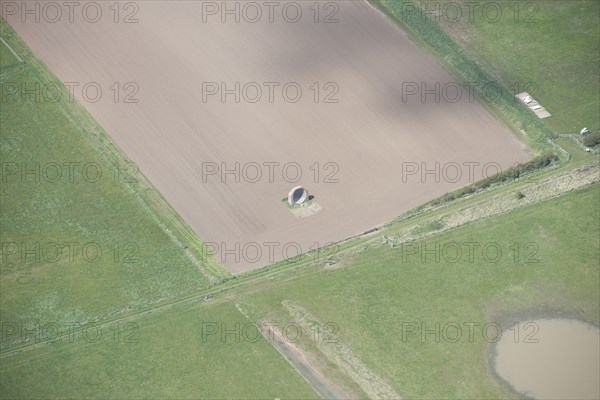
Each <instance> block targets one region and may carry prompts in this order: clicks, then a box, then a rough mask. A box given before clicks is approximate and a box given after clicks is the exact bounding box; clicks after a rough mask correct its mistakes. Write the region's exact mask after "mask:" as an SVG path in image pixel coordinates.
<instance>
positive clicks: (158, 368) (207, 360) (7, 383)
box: [0, 303, 317, 399]
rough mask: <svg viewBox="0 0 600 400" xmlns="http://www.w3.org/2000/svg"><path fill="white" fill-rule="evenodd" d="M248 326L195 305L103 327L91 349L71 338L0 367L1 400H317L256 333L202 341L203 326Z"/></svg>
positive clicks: (231, 312)
mask: <svg viewBox="0 0 600 400" xmlns="http://www.w3.org/2000/svg"><path fill="white" fill-rule="evenodd" d="M248 322H249V321H248V320H247V319H246V318H245V317H244V316H243V315H242V314H241V313H240V312H239V311H237V310H236V308H235V307H234V306H233V305H232V304H215V305H212V304H210V305H209V304H207V303H199V304H195V305H191V306H181V307H178V308H177V309H173V310H170V311H169V312H168V313H156V314H150V315H146V316H144V317H141V318H138V319H135V320H132V321H130V322H129V323H130V325H126V324H125V323H121V326H120V328H118V329H117V328H116V325H113V326H112V329H111V327H110V326H109V327H104V328H103V329H102V331H101V335H100V337H99V340H98V341H97V342H94V340H95V339H94V335H95V332H96V331H95V330H94V329H91V330H90V331H89V336H88V340H87V341H86V339H85V338H84V336H83V335H82V331H80V330H76V331H75V334H74V336H73V338H72V339H69V338H68V337H67V338H63V339H62V340H59V341H58V342H56V343H54V344H52V345H50V346H45V347H40V348H37V349H34V350H27V351H25V352H23V353H20V354H16V355H14V356H11V357H7V358H5V359H2V363H1V366H0V376H1V377H2V382H1V384H0V397H1V398H3V399H24V398H39V397H40V396H42V397H44V398H104V399H106V398H114V399H126V398H127V399H132V398H172V399H184V398H185V399H199V398H212V399H226V398H227V399H232V398H238V399H242V398H245V399H248V398H254V399H258V398H270V399H274V398H295V399H310V398H316V397H317V395H316V393H315V392H314V391H313V390H312V388H311V387H310V386H309V385H308V383H307V382H306V381H304V380H303V379H302V377H300V376H299V375H298V374H296V373H295V371H294V370H293V369H292V367H291V366H290V365H289V364H288V363H287V362H286V361H285V360H284V359H283V358H282V357H281V356H280V355H279V353H277V351H276V350H275V348H273V347H272V346H271V345H270V344H269V343H268V342H267V339H265V338H263V337H262V336H259V340H257V341H256V342H253V341H254V337H255V336H254V334H255V333H256V331H252V332H251V331H250V330H249V329H247V330H246V332H247V335H246V336H242V335H241V334H240V335H239V337H238V338H236V337H235V335H234V334H228V335H226V336H224V337H222V336H221V334H220V333H218V334H213V335H209V334H208V333H206V332H208V329H207V328H204V329H205V330H204V332H205V333H204V334H203V326H207V324H213V323H217V324H218V326H219V329H220V326H221V324H225V327H226V329H230V330H235V324H236V323H237V324H240V326H241V327H243V326H244V325H245V324H247V323H248ZM203 324H204V325H203ZM134 326H135V327H137V331H135V333H134V329H135V328H133V327H134ZM211 326H212V325H211ZM241 329H242V328H240V332H241ZM117 332H118V333H119V334H118V336H117Z"/></svg>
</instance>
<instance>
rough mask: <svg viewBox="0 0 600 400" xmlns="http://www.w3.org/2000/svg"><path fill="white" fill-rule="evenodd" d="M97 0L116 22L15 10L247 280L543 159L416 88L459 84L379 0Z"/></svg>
mask: <svg viewBox="0 0 600 400" xmlns="http://www.w3.org/2000/svg"><path fill="white" fill-rule="evenodd" d="M27 3H32V4H33V3H35V2H27ZM99 3H101V4H102V15H101V17H97V16H96V15H97V14H96V13H95V12H94V9H92V8H88V9H86V13H87V14H85V18H83V10H82V9H83V8H84V7H82V6H79V7H78V8H75V10H74V12H73V18H72V21H71V20H70V19H69V15H68V9H67V7H66V6H65V7H64V9H63V10H62V16H61V17H60V18H58V20H56V18H55V16H56V13H55V12H54V11H52V10H49V9H48V10H46V15H42V13H43V8H40V11H39V12H40V20H39V22H36V21H35V19H34V16H31V15H25V17H26V18H23V16H22V15H21V14H20V11H22V10H18V11H17V12H14V10H13V9H11V8H8V9H7V8H6V7H5V6H3V7H2V12H3V17H5V18H6V19H7V20H8V22H9V23H10V24H11V26H13V28H14V29H15V30H16V31H17V33H18V34H19V35H20V36H21V37H22V38H23V39H24V40H25V41H26V42H27V44H28V45H29V46H30V47H31V48H32V50H33V51H34V52H35V54H36V55H37V56H39V57H40V58H41V59H42V60H43V61H44V62H45V63H46V64H47V65H48V67H49V68H50V70H52V71H53V72H54V73H55V74H56V75H57V76H58V77H59V79H61V81H63V82H76V83H77V85H75V84H70V85H71V86H72V87H73V88H74V94H75V98H77V99H78V100H79V101H81V102H82V103H83V105H84V106H85V107H86V109H87V110H88V111H89V112H90V113H91V114H92V115H93V116H94V118H96V120H97V121H98V122H99V123H100V125H101V126H102V127H103V128H104V129H105V130H106V131H107V133H108V134H109V135H110V136H111V137H112V138H113V139H114V140H115V142H116V143H117V144H118V145H119V146H120V147H121V148H122V149H123V150H124V151H125V152H126V153H127V154H128V155H129V157H130V158H131V160H132V161H133V162H135V163H136V164H137V165H138V166H139V170H140V171H141V172H142V173H143V174H145V175H146V176H147V177H148V178H149V179H150V181H151V182H152V183H153V184H154V185H155V186H156V187H157V189H158V190H159V191H160V192H161V193H162V194H163V195H164V196H165V198H166V199H167V200H168V201H169V202H170V203H171V204H172V205H173V207H174V208H175V210H177V211H178V212H179V213H180V214H181V216H182V217H183V218H184V219H185V220H186V221H187V222H188V223H189V224H190V226H191V227H192V228H193V229H194V230H195V231H196V232H197V233H198V235H199V236H200V237H201V238H202V239H203V240H204V241H206V242H209V246H210V248H212V249H214V251H215V253H216V254H217V257H218V258H219V259H220V260H222V261H223V262H224V264H225V266H226V267H227V268H228V269H229V270H230V271H231V272H233V273H238V272H242V271H247V270H250V269H254V268H258V267H261V266H264V265H267V264H269V263H272V262H275V261H279V260H282V259H284V258H286V257H290V256H294V255H296V254H297V253H298V252H300V251H301V252H305V251H308V250H310V249H312V248H314V247H316V246H317V245H319V246H322V245H324V244H326V243H327V242H331V241H337V240H341V239H344V238H346V237H349V236H352V235H355V234H358V233H361V232H363V231H365V230H367V229H369V228H371V227H373V226H376V225H379V224H382V223H385V222H387V221H389V220H391V219H392V218H394V217H396V216H398V215H400V214H401V213H402V212H404V211H407V210H409V209H411V208H413V207H415V206H417V205H419V204H421V203H423V202H425V201H427V200H429V199H431V198H433V197H435V196H438V195H441V194H444V193H446V192H448V191H450V190H452V189H455V188H457V187H460V186H464V185H466V184H468V183H469V182H472V181H474V180H477V179H479V178H481V177H482V176H483V175H484V174H486V173H487V174H491V173H494V172H496V168H495V165H499V166H501V167H502V168H505V167H508V166H510V165H512V164H513V163H515V162H520V161H525V160H526V159H527V158H528V152H527V149H526V148H525V146H524V145H523V144H522V143H521V142H519V141H518V140H517V139H516V137H515V136H514V135H513V134H512V133H511V132H510V131H509V130H508V129H507V128H506V127H505V126H503V125H502V124H501V123H500V122H498V121H497V120H495V119H494V118H493V117H492V116H491V115H490V114H489V113H488V112H487V111H486V109H485V108H484V107H483V106H482V105H480V104H478V103H477V102H475V101H472V100H471V99H470V98H469V96H468V95H467V94H466V93H464V92H463V93H462V96H460V98H459V99H458V100H457V101H448V100H449V99H447V97H452V98H453V99H454V97H455V96H454V92H452V88H451V87H450V86H447V87H448V88H449V90H448V91H447V92H446V94H447V96H443V94H444V93H441V95H442V96H441V98H440V101H435V95H434V94H431V95H428V97H427V98H426V99H425V101H423V100H422V98H421V93H418V94H414V95H407V91H406V89H407V88H408V87H409V86H410V88H411V89H414V88H415V87H417V88H419V89H420V88H421V85H422V84H425V85H426V87H427V88H428V89H433V88H435V84H436V83H437V82H439V84H440V87H441V88H443V87H444V85H445V84H447V83H451V82H453V78H452V77H451V76H450V75H449V74H448V73H447V72H446V71H445V70H444V69H443V68H442V67H441V66H440V65H439V64H438V63H437V62H436V61H435V59H434V58H433V57H431V56H430V55H428V54H426V53H425V52H424V51H423V50H422V49H420V48H419V47H418V46H417V45H416V44H414V43H413V42H412V41H411V40H410V39H409V38H408V37H407V36H406V34H405V33H404V32H403V31H401V30H400V29H399V28H398V27H397V26H396V25H394V24H393V23H392V22H390V21H389V20H388V19H387V18H386V17H385V16H384V15H383V14H381V13H379V12H378V11H376V10H375V9H373V8H372V7H371V6H370V5H368V3H366V2H365V1H339V2H328V3H321V5H320V7H315V6H314V5H313V2H296V3H293V4H295V5H293V4H292V5H291V6H290V2H281V3H276V4H278V6H276V7H274V8H273V9H269V7H268V6H267V5H265V3H263V2H257V3H254V4H258V6H259V8H260V9H261V10H260V12H261V13H262V15H261V16H260V18H258V17H257V16H258V14H257V11H256V9H251V8H250V7H246V8H244V7H245V6H246V4H245V3H243V2H241V3H237V2H235V1H228V2H201V1H142V2H134V3H131V4H135V7H134V8H128V9H125V8H124V6H123V4H124V3H121V4H122V5H121V8H120V9H119V13H118V15H117V13H116V11H115V10H114V9H110V8H109V7H110V6H111V4H113V3H112V2H108V3H102V2H98V3H96V4H99ZM15 4H17V5H18V4H25V3H22V2H19V3H15ZM57 4H59V5H62V3H60V2H58V3H57ZM79 4H85V3H79ZM127 4H130V3H127ZM224 4H227V7H229V8H230V9H231V10H234V13H235V9H236V7H238V9H239V15H238V17H239V19H238V20H239V22H236V20H235V19H236V15H235V14H223V15H222V13H221V11H222V10H221V7H224ZM236 4H237V5H236ZM21 7H22V6H21ZM30 7H31V8H33V7H34V6H33V5H31V6H30ZM40 7H41V6H40ZM215 7H216V8H215ZM286 7H287V8H286ZM298 7H299V8H298ZM311 7H313V8H311ZM298 9H300V10H301V13H302V14H301V15H300V14H298ZM244 10H245V11H244ZM284 10H285V11H284ZM317 10H318V13H317ZM271 11H272V12H271ZM257 18H258V19H257ZM326 19H327V20H328V21H329V22H327V23H326V22H325V20H326ZM51 20H56V21H55V22H51ZM93 20H97V22H90V21H93ZM125 20H129V23H125ZM135 20H137V22H135ZM336 20H337V22H335V21H336ZM115 21H116V22H115ZM252 21H256V22H252ZM271 21H272V22H271ZM292 21H296V22H292ZM115 82H116V83H117V85H116V86H115ZM236 82H239V90H236V89H235V87H236ZM90 83H93V84H90ZM128 83H132V84H130V85H127V84H128ZM86 84H87V86H85V85H86ZM222 84H224V85H225V89H227V90H229V91H230V92H228V93H229V94H225V96H224V97H222V94H223V91H222V90H221V89H223V86H222ZM413 84H416V86H415V85H413ZM84 86H85V87H86V88H87V89H86V90H87V92H86V91H84V90H83V88H84ZM98 87H100V88H101V90H102V96H101V98H98V99H95V97H96V94H95V92H96V89H97V88H98ZM111 87H112V88H111ZM117 87H118V88H119V90H118V91H117V90H116V88H117ZM298 88H300V89H301V94H299V92H298V91H297V89H298ZM317 89H318V90H317ZM259 90H260V91H261V95H260V96H259V95H258V93H259ZM441 90H442V89H439V90H438V92H440V91H441ZM236 96H237V97H239V99H236ZM445 97H446V98H445ZM125 100H128V101H131V100H137V102H135V103H132V102H125ZM236 100H239V101H236ZM335 100H337V102H334V101H335ZM57 161H68V160H57ZM236 163H239V169H238V171H239V172H232V173H229V174H226V175H222V174H221V172H222V170H223V169H228V170H235V168H236ZM316 163H318V164H316ZM423 163H424V164H423ZM436 163H439V165H438V166H437V168H438V172H432V173H430V174H427V175H426V176H421V172H422V171H421V170H422V169H425V168H426V169H428V170H432V171H435V169H436ZM452 163H456V164H452ZM464 163H473V164H468V165H465V164H464ZM457 165H458V168H457V167H456V166H457ZM469 165H470V166H469ZM486 165H487V167H484V166H486ZM284 166H285V168H284ZM415 168H416V170H415ZM107 173H108V171H107ZM299 173H301V177H297V175H298V174H299ZM457 173H458V174H457ZM296 185H303V186H305V187H306V188H307V190H308V191H309V193H310V194H312V195H314V196H315V200H316V201H318V203H319V204H320V205H321V206H322V207H323V210H322V211H321V212H319V213H318V214H315V215H312V216H310V217H307V218H301V219H299V218H296V217H295V216H294V214H293V213H292V212H291V211H290V209H288V208H287V207H286V206H285V205H284V204H283V203H282V201H281V200H282V199H283V198H284V197H286V196H287V193H288V191H289V190H290V189H291V188H292V187H293V186H296ZM224 249H227V251H223V250H224Z"/></svg>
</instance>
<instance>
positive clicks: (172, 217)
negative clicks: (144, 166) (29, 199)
mask: <svg viewBox="0 0 600 400" xmlns="http://www.w3.org/2000/svg"><path fill="white" fill-rule="evenodd" d="M0 33H1V36H2V38H3V39H4V40H5V41H6V42H7V43H8V44H9V45H10V46H11V47H12V48H13V49H14V50H15V51H16V52H17V53H18V54H20V56H21V57H22V58H23V60H24V62H26V63H28V64H29V65H30V66H31V67H32V68H33V69H34V70H35V71H36V72H37V74H38V75H39V76H40V77H41V78H42V79H43V80H45V81H46V82H47V83H52V84H54V85H56V87H58V88H60V90H61V91H62V93H61V96H60V98H59V100H58V101H57V103H58V105H59V106H60V107H61V108H62V109H63V111H64V112H65V114H66V115H67V116H68V118H69V119H71V121H72V122H73V123H74V124H76V125H78V126H79V127H80V128H81V130H82V131H83V132H85V133H86V134H87V135H83V138H84V140H86V141H87V142H88V144H90V145H91V146H92V148H94V149H95V150H96V151H97V152H98V154H99V155H100V156H101V157H103V158H105V159H106V160H107V161H108V162H109V163H115V162H116V163H117V165H127V164H134V163H133V162H132V161H131V160H130V159H129V158H128V157H127V155H126V154H125V153H124V152H123V151H122V150H121V149H120V148H119V146H118V145H117V144H116V143H115V142H114V141H113V139H112V138H111V137H110V136H109V135H108V134H107V133H106V132H105V131H104V129H103V128H102V127H101V126H100V125H99V124H98V122H96V121H95V120H94V118H93V117H92V116H91V115H90V114H89V112H88V111H87V110H86V109H85V108H84V107H83V106H82V105H81V104H80V103H79V102H78V101H77V100H74V101H65V100H64V99H67V98H69V93H68V90H67V88H66V87H65V86H64V85H63V83H62V82H61V81H60V80H59V79H58V78H57V77H56V76H55V75H54V74H53V73H52V72H51V71H50V69H49V68H48V67H47V66H46V65H45V64H44V63H43V62H42V61H41V60H40V59H39V58H37V57H36V56H35V55H34V54H33V52H32V51H31V49H30V48H29V47H28V46H27V44H26V43H25V42H23V40H22V39H21V38H20V37H19V36H18V35H17V34H16V32H15V31H14V30H13V29H12V27H11V26H10V25H9V24H8V23H7V22H6V21H5V20H4V19H3V18H1V17H0ZM14 65H16V64H11V65H7V66H5V67H3V68H2V69H0V74H2V72H3V70H5V68H6V69H9V68H12V67H13V66H14ZM136 180H137V182H136V185H132V184H130V183H128V182H125V184H126V186H127V187H128V188H129V190H130V191H131V192H132V193H133V194H134V195H135V196H136V197H137V198H138V199H139V200H140V203H141V204H142V206H143V208H144V209H145V210H146V211H147V212H148V213H149V214H150V215H151V216H152V218H153V219H154V220H155V221H156V222H157V224H158V225H159V226H160V227H161V229H162V230H163V231H164V232H165V233H166V234H167V235H168V236H169V237H170V238H171V239H172V240H173V241H174V242H175V243H176V244H177V245H178V246H179V247H180V248H181V249H182V251H184V252H185V254H186V255H187V256H188V258H190V260H191V261H192V262H193V263H194V264H195V265H196V267H197V268H198V269H199V270H200V271H201V272H202V273H203V274H204V275H205V276H206V278H207V279H208V280H209V281H210V282H211V283H213V284H218V283H220V282H222V281H224V280H227V279H230V278H231V277H232V275H231V274H230V273H229V272H228V271H227V270H225V268H224V267H223V266H222V265H221V264H220V263H219V262H218V260H217V259H215V258H214V257H213V256H212V254H210V253H208V252H207V251H206V246H205V245H204V243H203V241H202V240H201V238H200V237H198V235H197V234H196V233H195V232H194V231H193V230H192V229H191V228H190V226H189V225H188V224H187V223H186V222H185V221H184V220H183V219H182V218H181V216H180V215H179V214H178V213H177V212H176V211H175V210H174V209H173V207H172V206H171V205H170V204H169V203H168V202H167V201H166V200H165V198H164V197H163V196H162V194H161V193H160V192H159V191H158V190H157V189H156V188H155V187H154V186H153V185H152V183H151V182H150V181H149V180H148V179H147V178H146V176H145V175H144V174H143V173H142V172H141V171H140V172H139V174H136Z"/></svg>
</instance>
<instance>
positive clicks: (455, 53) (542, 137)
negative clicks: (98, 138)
mask: <svg viewBox="0 0 600 400" xmlns="http://www.w3.org/2000/svg"><path fill="white" fill-rule="evenodd" d="M364 1H366V2H367V3H369V4H371V5H372V6H373V7H374V8H375V9H376V10H379V11H380V12H381V13H383V14H384V15H386V16H387V17H388V18H389V19H390V20H391V21H392V22H393V23H394V24H396V25H398V26H399V27H400V28H401V29H402V30H403V31H404V32H406V33H407V35H408V37H409V38H410V39H411V40H413V41H414V42H415V43H417V44H418V45H419V46H420V47H421V48H422V49H423V50H424V51H426V52H428V53H429V54H431V55H432V56H433V57H434V58H435V59H436V61H437V62H439V63H440V64H441V65H442V66H444V67H445V68H446V69H447V70H448V72H449V73H450V75H452V76H454V77H455V78H457V79H458V81H459V82H478V83H480V84H481V85H480V86H478V87H476V88H475V89H474V94H475V98H477V100H478V101H479V103H480V104H481V105H482V106H483V107H484V108H486V109H487V110H488V112H490V113H491V114H492V115H493V116H494V117H495V118H496V119H498V120H499V121H501V122H503V123H504V124H505V125H506V126H507V127H508V128H509V129H510V130H511V131H512V132H513V133H514V134H515V135H516V136H517V137H518V138H519V139H521V140H524V141H525V142H526V144H527V145H528V146H529V147H530V149H532V150H533V151H534V152H536V153H541V152H542V151H544V150H550V149H554V150H556V149H557V148H559V146H558V145H556V143H554V142H553V141H552V140H551V139H553V138H555V137H556V136H557V135H556V134H555V133H554V132H553V131H552V130H550V129H549V128H548V127H546V126H545V125H544V123H543V122H542V121H541V120H540V119H539V118H537V117H536V116H535V114H533V113H532V112H531V111H529V109H527V108H526V107H524V106H523V105H522V104H521V103H520V102H519V101H517V100H516V99H515V98H514V97H513V96H512V94H511V90H509V88H507V87H506V86H505V85H504V84H502V82H501V80H500V79H495V78H494V76H493V74H492V73H491V72H490V71H488V70H486V69H485V68H483V67H482V66H481V65H480V64H479V63H478V62H477V61H476V60H475V58H474V57H473V56H471V55H470V54H469V53H468V52H467V51H466V49H464V48H463V47H462V46H461V45H460V44H458V43H457V42H456V41H454V39H453V38H452V37H451V36H450V35H449V34H448V33H447V32H446V31H444V29H443V28H442V27H441V25H439V24H438V23H437V22H435V21H433V20H432V19H431V18H429V16H423V15H419V16H417V15H416V14H415V13H413V14H410V13H408V14H407V13H403V12H402V10H403V9H406V5H407V4H411V5H414V7H416V8H418V5H417V4H415V3H414V2H413V1H410V0H402V1H396V0H364ZM488 83H493V84H494V85H497V86H499V87H500V88H501V89H502V91H501V96H500V97H499V98H498V99H497V100H495V101H485V99H484V97H483V93H482V91H481V90H479V87H485V85H486V84H488ZM560 153H561V152H560V151H559V154H560Z"/></svg>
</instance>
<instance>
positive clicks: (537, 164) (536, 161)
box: [430, 152, 559, 206]
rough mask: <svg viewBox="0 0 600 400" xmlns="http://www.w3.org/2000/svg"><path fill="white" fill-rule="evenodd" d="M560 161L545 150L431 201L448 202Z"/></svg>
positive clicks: (436, 202) (434, 203)
mask: <svg viewBox="0 0 600 400" xmlns="http://www.w3.org/2000/svg"><path fill="white" fill-rule="evenodd" d="M556 161H559V158H558V156H557V155H556V154H554V153H552V152H545V153H543V154H541V155H539V156H537V157H535V158H533V159H531V160H529V161H527V162H526V163H523V164H517V165H515V166H513V167H510V168H508V169H507V170H506V171H502V172H499V173H497V174H495V175H492V176H488V177H487V178H484V179H482V180H480V181H477V182H475V183H472V184H470V185H468V186H465V187H463V188H460V189H457V190H454V191H452V192H449V193H446V194H445V195H443V196H441V197H438V198H436V199H433V200H432V201H431V203H430V204H431V205H432V206H439V205H441V204H444V203H448V202H450V201H453V200H456V199H458V198H461V197H464V196H466V195H469V194H471V193H475V192H477V191H478V190H482V189H486V188H488V187H490V186H492V185H494V184H499V183H504V182H508V181H512V180H515V179H517V178H519V177H520V176H523V175H526V174H529V173H531V172H533V171H536V170H538V169H541V168H544V167H547V166H549V165H551V164H552V163H554V162H556Z"/></svg>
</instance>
